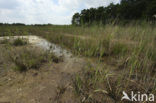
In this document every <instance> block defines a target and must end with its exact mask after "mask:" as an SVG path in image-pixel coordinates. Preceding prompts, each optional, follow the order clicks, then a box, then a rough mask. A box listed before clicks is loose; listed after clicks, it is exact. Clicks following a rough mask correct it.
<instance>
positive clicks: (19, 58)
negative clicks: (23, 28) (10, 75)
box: [10, 48, 59, 71]
mask: <svg viewBox="0 0 156 103" xmlns="http://www.w3.org/2000/svg"><path fill="white" fill-rule="evenodd" d="M10 58H11V61H12V62H13V63H14V64H15V65H16V66H15V68H13V69H14V70H17V71H27V70H29V69H38V68H39V67H40V65H41V64H42V63H45V62H49V61H51V60H52V61H55V62H58V61H59V59H58V58H57V57H55V56H54V55H52V54H47V52H43V51H41V50H35V49H30V48H23V49H19V50H18V49H16V50H13V51H12V54H11V55H10ZM56 58H57V60H56Z"/></svg>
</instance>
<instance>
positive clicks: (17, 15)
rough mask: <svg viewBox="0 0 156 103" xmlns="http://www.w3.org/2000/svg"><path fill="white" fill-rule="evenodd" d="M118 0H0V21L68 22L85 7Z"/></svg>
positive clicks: (29, 22)
mask: <svg viewBox="0 0 156 103" xmlns="http://www.w3.org/2000/svg"><path fill="white" fill-rule="evenodd" d="M113 1H114V3H117V2H119V0H0V22H9V23H14V22H21V23H26V24H44V23H52V24H70V23H71V18H72V15H73V14H74V13H75V12H78V11H80V10H82V9H85V8H90V7H98V6H106V5H108V4H109V3H111V2H113Z"/></svg>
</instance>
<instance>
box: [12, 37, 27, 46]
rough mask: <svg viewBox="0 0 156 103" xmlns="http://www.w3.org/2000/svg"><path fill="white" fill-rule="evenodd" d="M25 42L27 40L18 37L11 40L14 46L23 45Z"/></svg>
mask: <svg viewBox="0 0 156 103" xmlns="http://www.w3.org/2000/svg"><path fill="white" fill-rule="evenodd" d="M26 44H27V41H26V40H22V39H20V38H17V39H15V40H14V41H13V45H14V46H23V45H26Z"/></svg>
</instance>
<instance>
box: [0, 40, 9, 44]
mask: <svg viewBox="0 0 156 103" xmlns="http://www.w3.org/2000/svg"><path fill="white" fill-rule="evenodd" d="M0 44H9V40H8V39H4V40H1V41H0Z"/></svg>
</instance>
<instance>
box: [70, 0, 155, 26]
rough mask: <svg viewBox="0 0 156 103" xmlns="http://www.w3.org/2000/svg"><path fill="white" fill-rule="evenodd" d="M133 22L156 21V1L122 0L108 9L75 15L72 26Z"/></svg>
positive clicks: (99, 8)
mask: <svg viewBox="0 0 156 103" xmlns="http://www.w3.org/2000/svg"><path fill="white" fill-rule="evenodd" d="M132 20H146V21H152V22H154V21H156V0H121V1H120V3H118V4H113V3H111V4H110V5H108V6H107V7H103V6H102V7H98V8H90V9H84V10H82V11H81V12H80V13H75V14H74V15H73V17H72V24H73V25H84V24H94V23H96V24H106V23H112V22H115V23H118V22H122V21H124V22H129V21H132Z"/></svg>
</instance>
